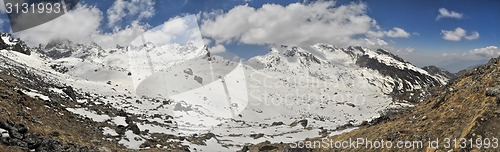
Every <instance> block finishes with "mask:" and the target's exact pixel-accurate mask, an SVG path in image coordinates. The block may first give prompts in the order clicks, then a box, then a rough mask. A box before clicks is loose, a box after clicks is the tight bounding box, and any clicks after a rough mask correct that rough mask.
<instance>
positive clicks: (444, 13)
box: [436, 8, 464, 20]
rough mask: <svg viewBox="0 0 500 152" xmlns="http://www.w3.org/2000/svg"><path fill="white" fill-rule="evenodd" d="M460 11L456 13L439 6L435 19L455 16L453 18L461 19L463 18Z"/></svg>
mask: <svg viewBox="0 0 500 152" xmlns="http://www.w3.org/2000/svg"><path fill="white" fill-rule="evenodd" d="M463 16H464V15H463V14H462V13H458V12H455V11H449V10H447V9H446V8H440V9H439V15H438V16H437V17H436V20H440V19H442V18H455V19H462V18H463Z"/></svg>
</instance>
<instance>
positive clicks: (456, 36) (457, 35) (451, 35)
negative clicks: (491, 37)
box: [441, 27, 479, 41]
mask: <svg viewBox="0 0 500 152" xmlns="http://www.w3.org/2000/svg"><path fill="white" fill-rule="evenodd" d="M441 34H442V35H443V37H442V38H443V39H445V40H448V41H460V40H462V38H465V39H467V40H475V39H478V38H479V33H478V32H476V31H474V32H472V33H471V34H470V35H467V31H466V30H464V29H463V28H460V27H457V28H456V29H455V30H454V31H448V30H441Z"/></svg>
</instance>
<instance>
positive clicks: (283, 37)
mask: <svg viewBox="0 0 500 152" xmlns="http://www.w3.org/2000/svg"><path fill="white" fill-rule="evenodd" d="M366 9H367V6H366V4H365V3H350V4H347V5H341V6H335V3H334V2H327V1H319V2H314V3H307V4H300V3H293V4H290V5H288V6H281V5H275V4H264V5H263V6H262V7H261V8H253V7H250V6H248V5H242V6H236V7H234V8H233V9H231V10H229V11H228V12H227V13H223V12H211V13H206V14H208V15H206V14H205V16H209V17H205V18H204V19H203V23H202V25H201V30H202V34H203V35H204V36H205V37H208V38H211V39H213V40H215V44H216V45H217V44H226V43H232V42H236V43H244V44H257V45H273V44H295V45H306V46H309V45H312V44H315V43H329V44H333V45H337V46H348V45H361V46H366V45H371V44H373V45H380V44H382V45H386V44H387V43H385V41H383V40H381V39H380V38H382V37H384V36H387V37H409V36H410V34H409V33H408V32H406V31H404V30H403V29H401V28H393V29H392V30H389V31H380V30H379V26H378V25H377V23H376V21H375V20H374V19H372V18H371V17H370V16H368V15H367V13H366Z"/></svg>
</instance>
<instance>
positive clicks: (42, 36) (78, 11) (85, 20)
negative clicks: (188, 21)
mask: <svg viewBox="0 0 500 152" xmlns="http://www.w3.org/2000/svg"><path fill="white" fill-rule="evenodd" d="M102 20H103V15H102V12H101V11H100V10H99V9H98V8H96V7H93V6H88V5H84V4H78V5H77V6H76V8H75V9H73V10H71V11H68V12H67V13H66V14H64V15H62V16H60V17H58V18H56V19H54V20H51V21H49V22H47V23H44V24H42V25H39V26H36V27H33V28H30V29H27V30H24V31H21V32H18V33H15V34H16V37H19V38H21V39H22V40H24V41H26V42H27V43H28V45H30V46H38V44H47V43H48V42H49V41H51V40H54V39H67V40H70V41H73V42H76V43H92V42H94V43H97V44H99V45H100V46H102V47H104V48H109V47H115V46H116V45H128V44H130V41H132V40H133V39H134V38H136V37H137V36H138V35H139V34H142V33H143V32H144V31H145V29H146V27H147V25H141V24H139V22H137V21H134V22H132V23H131V24H130V25H128V26H126V27H125V28H123V29H118V28H117V29H115V30H114V31H113V32H110V33H103V32H101V31H100V30H99V27H100V25H101V22H102Z"/></svg>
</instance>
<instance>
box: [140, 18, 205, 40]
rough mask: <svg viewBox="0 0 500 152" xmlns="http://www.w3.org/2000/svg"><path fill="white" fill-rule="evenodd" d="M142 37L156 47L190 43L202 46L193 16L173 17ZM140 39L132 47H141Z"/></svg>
mask: <svg viewBox="0 0 500 152" xmlns="http://www.w3.org/2000/svg"><path fill="white" fill-rule="evenodd" d="M142 37H143V38H144V40H145V41H147V42H150V43H153V44H155V45H157V46H160V45H165V44H171V43H177V44H186V43H192V44H194V45H196V46H202V45H204V42H203V39H202V37H201V32H200V29H199V27H198V23H197V18H196V16H194V15H188V16H184V17H173V18H171V19H169V20H168V21H165V22H164V23H163V24H161V25H159V26H157V27H154V28H152V29H150V30H148V31H146V32H145V33H144V34H143V35H142ZM142 40H143V39H142V38H137V39H136V40H134V41H133V42H132V45H136V46H137V45H142V44H143V43H144V42H142Z"/></svg>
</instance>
